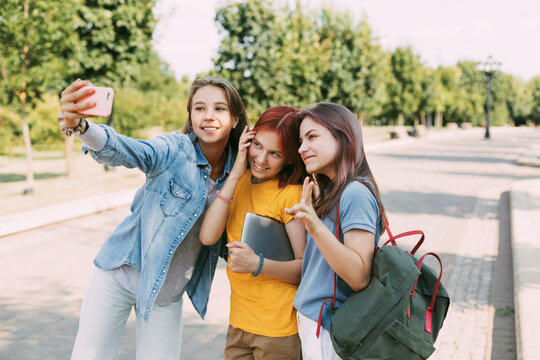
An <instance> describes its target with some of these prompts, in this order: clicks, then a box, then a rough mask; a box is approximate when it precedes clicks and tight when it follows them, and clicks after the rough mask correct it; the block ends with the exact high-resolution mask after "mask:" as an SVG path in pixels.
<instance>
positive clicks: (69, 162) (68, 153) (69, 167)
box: [64, 136, 74, 179]
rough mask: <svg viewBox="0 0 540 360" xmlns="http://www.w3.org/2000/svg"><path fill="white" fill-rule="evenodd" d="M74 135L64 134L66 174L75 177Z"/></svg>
mask: <svg viewBox="0 0 540 360" xmlns="http://www.w3.org/2000/svg"><path fill="white" fill-rule="evenodd" d="M73 141H74V140H73V136H64V154H65V157H66V176H67V177H68V178H70V179H71V178H72V177H73V157H72V154H73Z"/></svg>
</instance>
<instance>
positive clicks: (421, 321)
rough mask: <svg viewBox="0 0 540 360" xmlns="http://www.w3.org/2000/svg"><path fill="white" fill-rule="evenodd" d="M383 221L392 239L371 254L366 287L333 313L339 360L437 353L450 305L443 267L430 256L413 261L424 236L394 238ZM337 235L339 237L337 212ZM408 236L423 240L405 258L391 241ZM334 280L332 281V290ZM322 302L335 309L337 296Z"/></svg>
mask: <svg viewBox="0 0 540 360" xmlns="http://www.w3.org/2000/svg"><path fill="white" fill-rule="evenodd" d="M381 219H382V220H383V222H384V226H385V227H386V231H387V232H388V236H389V237H390V239H389V240H388V241H387V242H386V243H385V244H384V245H385V246H382V247H380V248H378V249H375V251H376V252H375V256H374V258H373V265H372V273H371V280H370V283H369V285H368V286H367V287H366V288H365V289H363V290H362V291H359V292H355V293H353V294H352V295H351V296H349V298H347V300H345V302H344V303H343V304H342V305H341V306H340V307H339V308H338V309H336V310H335V311H334V313H333V316H332V321H331V324H330V336H331V339H332V344H333V345H334V349H335V351H336V353H337V354H338V355H339V356H340V357H341V358H342V359H366V360H367V359H373V360H374V359H400V360H407V359H427V358H428V357H429V356H430V355H431V354H432V353H433V352H434V351H435V348H434V347H433V344H434V343H435V340H436V339H437V335H438V334H439V330H440V328H441V327H442V324H443V321H444V319H445V317H446V313H447V311H448V307H449V305H450V299H449V297H448V293H447V292H446V290H445V289H444V286H443V285H442V284H441V276H442V262H441V259H440V258H439V256H438V255H437V254H434V253H427V254H425V255H423V256H422V257H421V258H420V259H417V258H416V257H414V253H415V252H416V250H418V248H419V247H420V245H421V244H422V242H423V241H424V233H423V232H422V231H420V230H415V231H409V232H406V233H403V234H399V235H396V236H393V235H392V233H391V232H390V229H389V227H388V224H387V223H386V220H385V219H384V217H383V216H381ZM336 232H337V235H338V236H339V208H338V215H337V230H336ZM410 235H421V238H420V240H419V241H418V243H417V244H416V246H415V247H414V248H413V250H412V251H411V252H410V253H409V252H407V251H404V250H402V249H401V248H400V247H398V246H397V244H396V242H395V239H397V238H401V237H404V236H410ZM388 243H391V245H387V244H388ZM428 255H432V256H434V257H435V258H436V259H437V260H438V262H439V264H440V266H441V269H440V273H439V275H438V276H437V274H436V272H435V271H434V270H433V269H431V268H430V267H429V266H428V265H426V264H424V263H423V262H424V259H425V258H426V256H428ZM335 281H336V277H335V276H334V289H335ZM326 301H331V302H332V303H333V304H335V293H334V298H333V299H328V300H326ZM326 301H325V302H326ZM323 306H324V304H323ZM321 315H322V307H321Z"/></svg>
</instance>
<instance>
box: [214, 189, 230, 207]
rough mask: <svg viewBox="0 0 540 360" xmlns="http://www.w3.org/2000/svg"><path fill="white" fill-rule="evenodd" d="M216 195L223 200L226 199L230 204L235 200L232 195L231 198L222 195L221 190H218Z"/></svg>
mask: <svg viewBox="0 0 540 360" xmlns="http://www.w3.org/2000/svg"><path fill="white" fill-rule="evenodd" d="M216 196H217V197H218V198H220V199H221V200H223V201H225V202H228V203H229V204H230V203H232V202H233V200H234V198H232V197H231V198H228V197H225V196H223V195H221V192H220V191H219V190H218V191H216Z"/></svg>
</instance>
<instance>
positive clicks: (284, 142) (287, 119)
mask: <svg viewBox="0 0 540 360" xmlns="http://www.w3.org/2000/svg"><path fill="white" fill-rule="evenodd" d="M299 114H300V111H299V110H298V109H296V108H294V107H292V106H274V107H271V108H269V109H268V110H266V111H265V112H264V113H262V115H261V117H260V118H259V120H257V123H256V124H255V126H254V127H253V130H255V131H257V130H270V131H275V132H277V134H278V136H279V139H280V142H281V148H282V150H283V155H284V156H285V160H286V162H287V163H286V164H285V166H284V167H283V169H281V171H280V172H279V174H278V175H277V178H278V180H279V187H283V186H286V185H291V184H301V183H302V181H303V180H304V178H305V177H306V176H307V172H306V168H305V166H304V162H303V161H302V158H301V156H300V154H299V153H298V126H297V125H296V123H297V117H298V115H299Z"/></svg>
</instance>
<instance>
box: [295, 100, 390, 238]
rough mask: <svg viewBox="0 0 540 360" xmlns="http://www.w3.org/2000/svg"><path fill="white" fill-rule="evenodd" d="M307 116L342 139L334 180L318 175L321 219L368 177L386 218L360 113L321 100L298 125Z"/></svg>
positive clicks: (310, 108)
mask: <svg viewBox="0 0 540 360" xmlns="http://www.w3.org/2000/svg"><path fill="white" fill-rule="evenodd" d="M306 116H310V117H312V118H313V119H314V120H315V121H317V122H319V123H320V124H321V125H323V126H324V127H325V128H327V129H328V130H329V131H330V133H331V134H332V135H333V136H334V137H335V138H336V140H337V142H338V154H339V156H338V157H337V158H336V163H337V164H336V176H335V178H334V180H330V178H328V177H327V176H326V175H323V174H314V175H315V179H316V181H317V183H318V185H319V188H320V194H321V195H320V196H319V198H318V199H316V200H315V204H314V207H315V211H316V212H317V215H318V216H319V218H321V219H323V218H324V217H326V216H327V215H328V214H329V213H330V211H331V210H332V209H334V208H335V207H336V205H337V204H338V203H339V200H340V198H341V195H342V194H343V191H344V190H345V187H347V185H348V184H349V183H351V182H352V181H355V180H356V179H357V178H359V177H364V178H367V179H368V180H369V182H370V183H371V186H368V187H369V188H370V191H371V192H372V193H373V195H374V196H375V199H376V200H377V203H378V205H379V209H380V210H381V214H382V215H383V216H384V218H385V219H386V212H385V211H384V206H383V203H382V201H381V197H380V194H379V188H378V186H377V183H376V182H375V178H374V177H373V174H372V172H371V169H370V168H369V164H368V162H367V159H366V154H365V152H364V145H363V141H362V128H361V127H360V123H359V122H358V119H357V118H356V116H354V114H353V113H352V112H351V111H350V110H349V109H347V108H346V107H345V106H343V105H340V104H335V103H330V102H322V103H318V104H315V105H313V106H311V107H309V108H307V109H305V110H303V111H302V112H301V113H300V116H299V118H298V119H297V121H298V125H300V123H301V122H302V120H303V119H304V118H305V117H306ZM383 232H384V228H383Z"/></svg>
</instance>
